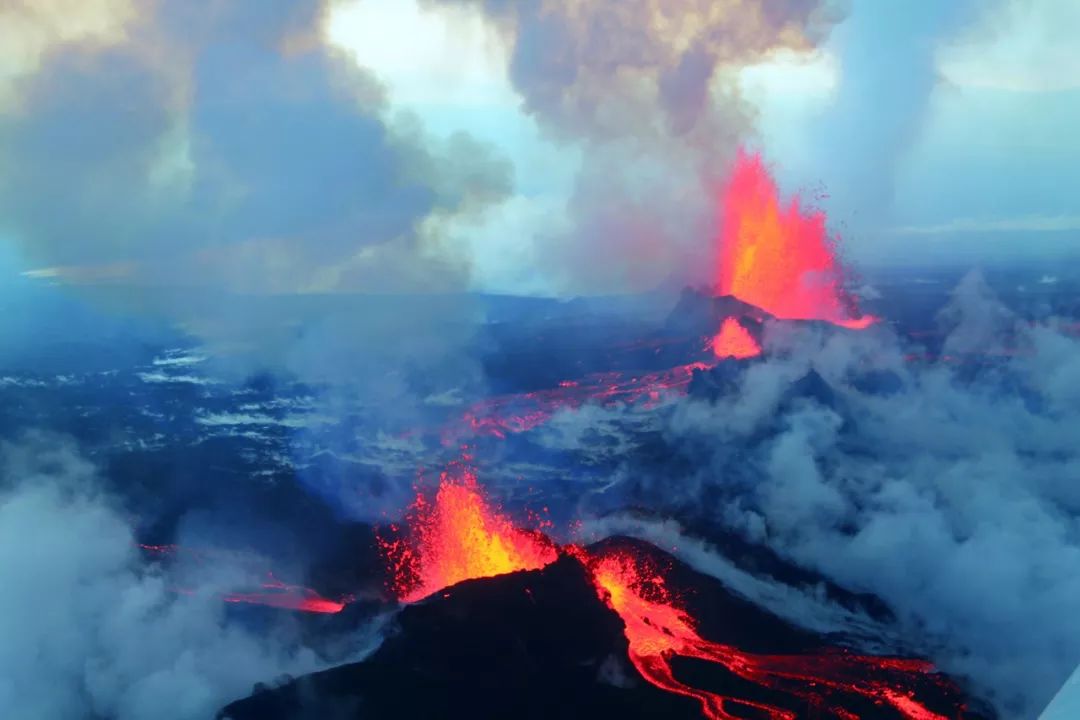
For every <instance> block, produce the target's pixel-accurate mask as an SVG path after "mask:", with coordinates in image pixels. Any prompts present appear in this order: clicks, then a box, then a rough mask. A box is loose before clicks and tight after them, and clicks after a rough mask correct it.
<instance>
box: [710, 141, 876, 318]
mask: <svg viewBox="0 0 1080 720" xmlns="http://www.w3.org/2000/svg"><path fill="white" fill-rule="evenodd" d="M721 210H722V215H721V227H722V230H721V234H720V238H719V240H720V257H719V267H718V272H717V281H716V290H717V293H718V294H720V295H734V296H735V297H737V298H739V299H740V300H742V301H743V302H747V303H750V304H752V305H756V306H757V307H759V308H761V309H762V310H765V311H766V312H768V313H770V314H772V315H773V316H775V317H777V318H781V319H785V320H825V321H828V322H830V323H833V324H835V325H842V326H844V327H848V328H856V329H858V328H865V327H867V326H869V325H870V324H872V323H873V322H874V318H872V317H870V316H868V315H864V316H859V313H858V309H857V308H856V307H855V303H854V301H853V299H852V298H850V297H848V296H847V295H845V294H844V292H843V288H842V287H841V284H840V283H841V280H842V277H841V273H840V267H839V264H838V262H837V260H836V254H835V248H834V247H833V243H832V241H831V239H830V238H829V236H828V233H827V231H826V229H825V214H824V213H822V212H820V211H809V210H804V209H803V208H802V207H801V206H800V204H799V198H798V197H797V196H796V197H794V198H792V200H791V203H790V204H789V205H787V206H783V205H781V203H780V197H779V191H778V189H777V186H776V182H775V181H774V180H773V178H772V177H771V176H770V175H769V171H768V169H767V168H766V167H765V163H764V162H763V161H762V159H761V156H760V155H757V154H748V153H745V152H740V153H739V155H738V157H737V159H736V162H735V170H734V172H733V173H732V176H731V178H730V180H729V181H728V184H727V187H726V188H725V192H724V197H723V204H722V208H721Z"/></svg>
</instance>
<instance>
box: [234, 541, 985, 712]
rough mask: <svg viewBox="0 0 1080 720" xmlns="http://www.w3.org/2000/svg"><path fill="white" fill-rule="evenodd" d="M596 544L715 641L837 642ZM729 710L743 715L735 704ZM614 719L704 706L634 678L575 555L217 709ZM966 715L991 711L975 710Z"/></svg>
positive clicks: (944, 707)
mask: <svg viewBox="0 0 1080 720" xmlns="http://www.w3.org/2000/svg"><path fill="white" fill-rule="evenodd" d="M590 550H591V551H604V550H629V551H631V552H633V553H634V554H635V555H636V556H638V557H645V558H648V559H649V560H650V561H651V562H653V563H655V567H656V568H657V569H658V570H661V571H662V572H663V573H664V574H665V576H666V577H667V578H668V579H669V581H670V584H671V587H672V588H673V589H680V590H685V591H686V592H685V593H683V592H680V593H679V594H680V595H681V600H682V601H683V602H684V603H685V605H686V606H687V607H688V608H689V609H690V610H691V612H693V614H694V617H695V618H696V620H697V621H698V623H699V628H700V631H701V633H702V635H703V636H704V637H708V638H709V639H711V640H713V641H715V642H723V643H729V644H733V645H735V646H737V647H739V648H741V649H742V650H744V651H749V652H754V653H762V654H774V653H779V654H802V653H805V652H811V653H812V652H814V651H818V650H821V649H822V648H823V647H824V646H826V645H829V644H831V643H830V642H829V641H828V640H829V639H828V638H825V637H822V636H818V635H815V634H813V633H810V632H807V631H804V630H800V629H798V628H795V627H793V626H792V625H790V624H789V623H787V622H785V621H784V620H782V619H780V618H778V617H776V616H775V615H772V614H771V613H769V612H767V611H765V610H762V609H761V608H758V607H756V606H754V605H753V604H751V603H749V602H747V601H746V600H743V599H742V598H739V597H736V596H734V595H733V594H732V593H730V592H729V591H728V590H727V588H725V587H724V585H723V584H722V583H720V582H719V581H718V580H716V579H714V578H710V577H707V576H703V575H700V574H699V573H696V572H695V571H694V570H692V569H691V568H689V567H688V566H686V565H684V564H682V563H680V562H679V561H678V560H677V559H675V558H674V557H673V556H671V555H669V554H667V553H665V552H663V551H661V550H659V549H658V548H656V547H654V546H652V545H650V544H648V543H645V542H643V541H640V540H634V539H629V538H611V539H608V540H605V541H602V542H601V543H598V544H597V545H595V546H592V547H591V548H590ZM811 662H813V661H811ZM672 667H673V669H674V671H675V675H676V677H678V678H680V679H681V680H683V681H684V682H688V683H689V684H691V685H693V686H696V687H699V688H702V689H706V690H709V691H711V692H719V693H722V694H726V695H733V696H736V697H742V698H746V699H750V700H756V701H759V702H764V703H768V704H771V705H774V706H777V707H782V708H785V709H787V710H790V711H792V712H793V713H795V715H796V717H798V718H807V719H809V718H819V717H826V715H822V714H821V712H822V710H821V709H820V708H817V709H815V708H809V707H806V706H805V704H803V703H802V702H800V701H798V700H797V699H795V698H794V697H793V696H791V695H788V694H785V693H781V692H778V691H776V690H770V689H766V688H764V687H761V686H759V685H756V684H754V683H751V682H749V681H747V680H744V679H742V678H739V677H737V676H735V675H733V674H731V673H730V672H728V671H727V670H725V669H723V668H722V667H720V666H718V665H715V664H712V663H705V662H702V661H699V660H693V659H688V658H674V659H673V660H672ZM918 692H919V695H920V697H921V698H922V699H923V700H924V701H926V702H929V703H930V705H931V707H934V708H936V709H937V710H938V711H939V712H940V713H941V714H942V715H943V716H945V717H950V718H951V717H955V715H956V709H957V704H956V703H957V700H958V698H957V697H956V696H955V694H954V693H953V692H951V691H949V692H945V691H943V690H942V689H941V688H939V687H938V686H937V685H935V683H933V682H930V681H929V680H927V681H925V682H919V683H918ZM843 705H844V707H845V708H847V709H848V710H849V711H850V712H854V713H855V714H856V715H857V716H858V717H860V718H862V719H863V720H874V719H878V720H902V719H901V717H900V714H899V713H897V712H896V711H895V710H893V709H891V708H889V707H887V706H884V705H878V704H876V703H872V702H870V701H869V700H866V699H865V698H860V697H858V696H851V697H847V698H846V699H845V700H844V701H843ZM731 712H733V713H734V714H736V716H739V717H742V716H741V715H738V713H739V712H740V710H737V709H734V708H733V709H732V710H731ZM747 712H750V711H747ZM608 717H617V718H620V719H625V718H631V719H632V718H675V719H678V718H701V717H702V714H701V708H700V705H699V704H698V703H697V701H695V700H692V699H689V698H686V697H683V696H679V695H674V694H671V693H667V692H665V691H662V690H660V689H658V688H656V687H654V686H652V685H650V684H648V683H647V682H646V681H644V680H643V679H642V678H640V677H639V676H638V675H637V673H636V671H635V670H634V669H633V668H632V667H631V666H630V664H629V661H628V660H627V642H626V638H625V636H624V634H623V625H622V621H621V620H620V619H619V617H618V616H617V615H616V614H615V613H614V612H612V611H611V610H610V609H609V608H608V607H607V606H606V605H604V603H603V602H602V601H601V600H600V599H599V597H598V596H597V594H596V591H595V590H594V588H593V585H592V583H591V581H590V579H589V578H588V576H587V575H586V572H585V570H584V568H583V567H582V566H581V565H580V563H579V562H578V561H577V560H574V559H573V558H570V557H562V558H561V559H559V560H558V561H557V562H555V563H553V564H551V565H549V566H548V567H547V568H544V569H543V570H539V571H532V572H520V573H514V574H511V575H503V576H500V577H495V578H486V579H480V580H471V581H467V582H464V583H461V584H459V585H455V586H453V587H451V588H448V589H446V590H444V591H442V592H440V593H438V594H436V595H434V596H432V597H430V598H428V599H427V600H425V601H423V602H421V603H418V604H415V605H410V606H407V607H405V608H403V609H402V610H401V612H400V614H399V616H398V627H397V632H395V633H394V634H393V635H392V636H391V637H389V638H388V639H387V640H386V642H384V643H383V645H382V647H380V648H379V650H378V651H376V652H375V654H373V655H372V656H371V657H369V658H368V659H367V660H364V661H362V662H359V663H353V664H350V665H344V666H341V667H336V668H333V669H330V670H326V671H323V672H319V673H314V674H312V675H308V676H304V677H301V678H299V679H297V680H295V681H291V682H289V683H287V684H285V685H282V686H280V687H277V688H273V689H265V690H261V691H257V692H256V693H255V694H254V695H252V696H251V697H249V698H246V699H243V700H238V701H236V702H234V703H232V704H231V705H229V706H228V707H226V708H225V709H224V710H223V711H222V712H221V713H220V714H219V718H221V719H224V718H228V719H229V720H354V719H355V720H361V719H363V720H368V719H370V718H394V719H395V720H400V719H402V718H468V719H469V720H476V719H478V718H481V719H482V718H492V719H494V718H500V719H501V718H526V719H528V718H537V720H539V719H540V718H545V719H547V718H583V719H584V718H589V719H590V720H596V719H597V718H608ZM746 717H748V718H757V717H761V716H760V715H753V714H749V715H746ZM963 717H964V718H965V720H978V719H979V718H987V717H990V715H989V713H986V714H979V713H975V712H971V711H970V710H969V712H967V713H966V714H964V716H963Z"/></svg>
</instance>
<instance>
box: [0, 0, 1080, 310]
mask: <svg viewBox="0 0 1080 720" xmlns="http://www.w3.org/2000/svg"><path fill="white" fill-rule="evenodd" d="M543 5H544V4H543V3H539V2H525V3H519V4H512V3H511V4H508V3H505V2H498V1H496V0H486V1H481V0H329V1H328V2H326V3H320V2H316V1H315V0H310V1H309V0H273V1H272V2H270V3H268V4H265V5H262V6H260V5H259V4H258V3H251V2H240V3H237V4H236V6H237V7H240V8H244V9H242V10H238V11H235V12H234V11H222V10H220V9H219V10H216V11H211V12H208V13H205V15H204V16H201V17H196V16H195V15H193V14H192V13H191V12H185V11H184V10H183V3H179V2H176V0H162V1H161V2H159V3H154V4H143V3H137V2H135V1H134V0H93V2H74V0H47V1H45V2H39V3H34V4H32V5H28V4H26V3H21V2H11V1H10V0H8V1H7V2H3V3H0V16H2V17H3V19H4V22H3V23H0V27H2V28H3V29H2V30H0V47H3V48H4V49H3V50H0V61H2V67H3V71H2V72H0V106H2V107H6V108H7V109H8V110H9V111H10V112H9V113H8V119H7V120H5V121H3V122H0V157H2V158H3V163H2V165H3V167H5V168H6V169H5V170H4V171H3V172H0V210H2V211H3V215H4V221H3V222H2V223H0V240H2V241H3V242H6V243H7V244H8V245H10V246H14V247H15V250H14V251H11V250H8V251H6V252H5V253H2V254H0V256H3V257H6V258H7V259H6V260H2V261H0V262H2V263H3V265H0V267H3V266H5V265H6V266H7V267H8V268H9V269H10V271H12V272H29V273H30V274H31V275H30V276H31V277H35V278H38V279H41V280H43V281H60V282H75V283H99V282H125V283H133V284H137V285H140V286H144V287H160V286H175V285H183V286H191V285H199V286H210V287H212V288H214V289H215V290H224V291H230V292H254V293H297V292H299V293H310V292H320V293H323V292H417V291H422V292H429V291H435V292H443V291H459V290H474V291H486V292H500V293H512V294H543V295H580V294H603V293H609V292H635V291H643V290H649V289H652V288H655V287H657V286H660V285H665V284H680V283H681V284H685V283H694V282H703V281H705V280H707V275H708V272H707V271H706V270H705V268H708V267H709V266H710V264H711V262H712V261H713V260H714V257H713V254H712V253H713V243H712V238H713V237H714V235H715V228H714V226H713V224H714V222H715V202H714V199H715V194H716V193H715V189H716V188H717V187H718V185H719V183H720V181H721V180H722V178H723V176H724V174H725V173H726V171H727V168H728V163H729V162H730V159H731V158H732V157H733V155H734V152H735V149H736V148H737V147H738V146H741V145H742V146H748V147H751V148H754V149H758V150H760V151H761V152H763V154H764V155H765V157H766V159H767V160H768V162H769V163H770V164H771V166H772V168H773V170H774V172H775V173H776V175H777V176H778V178H779V179H780V181H781V185H782V187H783V188H784V189H785V190H786V191H787V192H788V193H796V192H798V193H801V194H802V196H803V197H804V198H809V199H810V200H812V201H813V202H814V203H815V204H817V205H819V206H821V207H822V208H823V209H825V210H826V211H827V212H828V214H829V218H830V226H831V229H832V230H833V232H834V233H835V234H837V235H838V236H839V237H840V238H841V239H842V242H843V248H844V252H845V254H846V255H847V256H848V257H849V258H850V260H851V261H852V262H854V263H856V264H859V265H864V266H893V265H897V264H915V265H932V264H935V263H944V262H960V263H964V264H986V263H991V264H992V263H1000V262H1015V261H1018V260H1022V259H1034V260H1040V259H1046V258H1053V257H1059V256H1062V255H1067V254H1072V253H1075V252H1076V251H1077V250H1080V208H1077V206H1076V202H1075V199H1074V195H1075V193H1074V191H1073V189H1074V188H1075V187H1076V186H1077V184H1078V181H1080V136H1078V135H1077V134H1076V133H1075V132H1073V131H1072V130H1071V128H1072V127H1074V126H1075V125H1076V121H1077V120H1080V50H1077V49H1076V48H1075V43H1073V42H1072V37H1073V34H1074V33H1073V32H1072V31H1071V29H1072V28H1076V27H1077V26H1078V25H1080V9H1078V7H1077V5H1076V3H1073V2H1071V1H1070V0H1034V1H1026V0H994V1H992V2H982V3H979V2H973V1H971V0H964V1H962V2H956V3H944V4H943V3H938V2H935V1H934V0H921V1H919V2H911V3H903V4H888V3H878V2H873V1H872V0H846V1H844V2H841V1H840V0H785V1H784V2H781V3H774V4H772V5H771V6H769V7H770V8H773V9H772V10H769V11H765V10H763V9H762V8H763V7H764V6H765V5H763V4H762V3H761V0H730V2H727V3H721V4H715V3H713V4H710V3H704V2H702V1H701V0H689V1H688V2H686V3H683V4H681V5H679V6H678V9H676V10H672V7H673V6H670V5H667V6H665V5H663V4H662V3H661V4H659V5H658V4H657V3H656V2H655V0H633V2H631V3H629V4H626V5H624V6H620V7H622V8H626V12H622V11H620V12H613V11H611V10H610V6H607V5H597V4H595V3H592V4H590V3H585V2H579V1H578V0H557V1H553V2H549V3H547V5H548V6H550V7H548V8H547V10H546V11H541V8H542V6H543ZM766 5H767V4H766ZM631 6H633V8H631ZM211 7H217V8H220V7H224V6H223V5H221V4H220V3H217V4H211ZM605 8H608V9H606V10H605ZM661 8H662V9H661ZM234 16H235V17H234ZM109 78H112V80H110V79H109ZM76 117H78V118H80V120H79V121H75V120H74V118H76ZM267 148H271V149H270V150H267Z"/></svg>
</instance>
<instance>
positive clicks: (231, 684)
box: [0, 436, 323, 720]
mask: <svg viewBox="0 0 1080 720" xmlns="http://www.w3.org/2000/svg"><path fill="white" fill-rule="evenodd" d="M0 456H2V473H0V633H2V634H3V637H4V642H3V645H2V647H0V708H3V709H4V714H5V716H7V717H19V718H39V719H40V720H53V719H55V720H61V719H63V720H68V719H71V718H87V719H90V718H101V717H108V718H117V720H142V719H143V718H148V717H154V718H164V719H166V720H196V719H201V718H208V717H212V716H213V714H214V713H215V712H217V710H218V709H219V708H220V707H221V706H222V705H223V704H225V703H226V702H228V701H230V700H232V699H235V698H237V697H241V696H244V695H246V694H248V693H250V692H251V689H252V687H253V685H254V684H255V683H256V682H264V681H267V680H269V679H272V678H275V677H278V676H280V675H281V674H283V673H290V674H296V673H304V672H310V671H312V670H315V669H317V668H318V667H319V665H320V664H322V662H323V661H322V660H321V659H320V658H319V657H318V656H317V655H316V654H315V653H314V652H313V651H311V650H309V649H305V648H304V647H302V646H301V645H300V644H299V643H298V642H297V641H296V638H295V636H294V635H293V633H292V632H291V631H290V629H289V626H288V625H283V626H271V627H269V628H263V629H262V630H260V631H258V632H256V631H255V630H254V629H249V628H247V627H245V626H244V625H242V624H241V623H239V622H238V621H236V620H235V619H230V618H229V617H227V616H226V614H225V609H224V603H223V602H222V601H221V599H220V598H219V597H216V596H215V594H214V589H215V588H224V587H229V585H228V583H231V582H236V581H237V579H238V574H237V573H236V572H234V571H231V570H230V569H229V568H227V567H221V566H218V567H215V568H213V569H209V568H202V569H198V568H189V569H188V574H187V575H186V576H185V580H184V582H196V583H198V584H199V587H200V588H201V590H204V591H205V592H199V593H197V594H191V595H183V594H178V593H176V592H175V591H174V587H175V585H176V584H177V583H178V582H180V581H179V580H178V578H177V577H176V576H175V575H170V574H168V573H166V572H165V571H163V570H162V569H161V568H159V567H157V566H155V565H148V564H147V563H146V562H145V561H144V560H142V559H140V556H139V553H138V550H137V547H136V545H135V542H134V538H133V536H132V530H131V527H130V525H129V523H128V521H127V519H126V518H125V517H124V515H123V513H122V512H121V511H120V509H119V508H118V507H117V506H116V505H115V504H114V502H113V501H112V500H110V499H109V498H106V497H104V496H102V495H101V494H99V493H98V492H97V491H96V490H95V486H96V480H95V473H94V468H93V467H92V466H91V465H90V464H89V463H88V462H87V461H86V460H85V459H83V458H81V457H80V456H79V455H78V454H77V453H76V452H75V451H74V450H73V448H72V447H71V446H70V445H69V444H68V443H66V442H64V441H62V440H59V439H57V438H54V437H44V436H32V437H30V438H28V439H27V440H25V441H24V442H22V443H19V444H10V443H5V444H4V445H3V446H2V448H0Z"/></svg>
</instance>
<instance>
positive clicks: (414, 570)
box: [380, 467, 558, 602]
mask: <svg viewBox="0 0 1080 720" xmlns="http://www.w3.org/2000/svg"><path fill="white" fill-rule="evenodd" d="M406 517H407V521H408V522H407V524H408V534H407V535H406V536H405V537H404V538H401V539H396V540H381V541H380V545H381V547H382V550H383V552H384V554H385V555H386V558H387V560H388V561H389V564H390V571H391V576H392V578H391V585H392V589H393V591H394V592H395V594H396V595H397V596H398V597H399V598H400V599H402V600H404V601H406V602H414V601H416V600H421V599H423V598H425V597H427V596H428V595H431V594H432V593H435V592H438V591H439V590H442V589H443V588H445V587H449V586H450V585H454V584H456V583H459V582H462V581H463V580H470V579H473V578H484V577H493V576H495V575H503V574H506V573H511V572H516V571H518V570H538V569H540V568H542V567H544V566H545V565H547V564H548V563H551V562H554V561H555V559H556V558H557V557H558V551H557V550H556V548H555V546H554V545H553V544H552V543H551V541H550V540H548V539H547V538H546V537H544V536H543V535H542V534H540V533H537V532H531V531H528V530H521V529H519V528H517V527H515V526H514V525H513V523H512V522H511V521H510V519H509V518H508V517H506V516H505V515H503V514H501V513H500V512H499V511H498V509H496V508H494V507H492V506H491V505H490V504H489V503H488V501H487V499H486V498H485V497H484V495H483V493H482V491H481V489H480V486H479V484H478V483H477V481H476V475H475V474H474V473H473V472H472V471H471V470H470V469H468V468H464V467H462V468H458V469H456V472H455V473H450V472H444V473H442V475H441V476H440V480H439V487H438V490H437V491H436V493H435V498H434V500H433V501H430V502H429V501H428V500H427V499H426V498H425V497H424V495H423V494H422V493H420V494H418V495H417V497H416V500H415V501H414V503H413V505H412V507H411V508H410V509H409V511H408V513H407V515H406Z"/></svg>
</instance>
